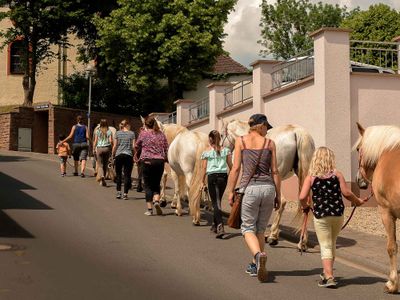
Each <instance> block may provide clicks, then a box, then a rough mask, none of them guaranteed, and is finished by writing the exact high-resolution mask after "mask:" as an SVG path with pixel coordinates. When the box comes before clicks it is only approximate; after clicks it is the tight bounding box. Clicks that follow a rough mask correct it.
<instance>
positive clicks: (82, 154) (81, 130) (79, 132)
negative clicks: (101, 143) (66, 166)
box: [61, 116, 89, 178]
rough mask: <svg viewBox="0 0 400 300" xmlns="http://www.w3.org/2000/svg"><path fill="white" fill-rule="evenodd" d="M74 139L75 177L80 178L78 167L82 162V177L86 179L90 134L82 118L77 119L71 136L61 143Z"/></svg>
mask: <svg viewBox="0 0 400 300" xmlns="http://www.w3.org/2000/svg"><path fill="white" fill-rule="evenodd" d="M72 138H73V143H72V156H73V157H74V167H75V172H74V176H78V165H79V162H81V177H82V178H83V177H85V169H86V160H87V156H88V149H89V143H88V141H89V132H88V130H87V127H86V125H84V124H83V118H82V116H77V117H76V124H75V125H74V126H72V128H71V132H70V134H69V135H68V136H67V137H66V138H65V139H64V140H63V141H62V142H61V143H64V142H67V141H69V140H70V139H72Z"/></svg>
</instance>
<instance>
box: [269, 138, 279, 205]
mask: <svg viewBox="0 0 400 300" xmlns="http://www.w3.org/2000/svg"><path fill="white" fill-rule="evenodd" d="M269 147H270V149H271V153H272V158H271V172H272V178H273V180H274V183H275V192H276V198H275V202H274V208H275V210H278V209H279V208H280V207H281V176H280V175H279V170H278V163H277V160H276V146H275V143H274V141H273V140H271V141H270V145H269Z"/></svg>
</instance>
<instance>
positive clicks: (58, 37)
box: [0, 0, 76, 106]
mask: <svg viewBox="0 0 400 300" xmlns="http://www.w3.org/2000/svg"><path fill="white" fill-rule="evenodd" d="M70 3H71V1H66V0H51V1H49V0H37V1H29V0H0V6H1V7H8V10H7V11H4V12H1V13H0V20H3V19H5V18H8V19H10V20H11V21H12V24H13V26H12V27H10V28H7V29H5V30H2V31H1V32H0V37H1V38H3V40H2V43H1V46H2V48H4V47H5V46H6V45H8V44H9V43H11V42H13V41H15V40H17V39H20V40H22V41H23V48H22V57H23V62H22V66H23V69H24V74H23V78H22V86H23V89H24V105H26V106H30V105H32V101H33V96H34V92H35V86H36V75H37V72H38V71H39V67H40V66H41V65H42V64H43V63H46V62H47V61H49V60H51V59H52V58H54V57H55V56H56V53H54V52H53V51H51V48H50V47H51V45H52V44H58V43H62V42H66V35H67V31H68V28H70V27H71V24H72V20H73V17H75V16H76V15H73V14H72V15H71V14H68V13H66V12H68V9H69V6H70Z"/></svg>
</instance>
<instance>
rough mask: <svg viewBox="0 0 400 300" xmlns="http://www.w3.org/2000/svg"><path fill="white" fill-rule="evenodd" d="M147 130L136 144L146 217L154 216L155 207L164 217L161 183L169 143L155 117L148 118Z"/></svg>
mask: <svg viewBox="0 0 400 300" xmlns="http://www.w3.org/2000/svg"><path fill="white" fill-rule="evenodd" d="M144 125H145V130H142V131H141V132H140V134H139V137H138V139H137V142H136V151H137V152H138V153H140V157H139V161H140V162H139V163H140V164H141V167H142V172H143V173H142V176H143V182H144V190H145V194H146V205H147V211H146V212H145V215H147V216H151V215H152V214H153V205H154V208H155V209H156V212H157V215H162V210H161V207H160V182H161V177H162V174H163V172H164V163H165V161H167V154H168V142H167V138H166V137H165V135H164V133H162V132H161V131H160V128H159V127H158V124H157V121H156V119H155V118H154V117H151V116H149V117H146V118H145V121H144Z"/></svg>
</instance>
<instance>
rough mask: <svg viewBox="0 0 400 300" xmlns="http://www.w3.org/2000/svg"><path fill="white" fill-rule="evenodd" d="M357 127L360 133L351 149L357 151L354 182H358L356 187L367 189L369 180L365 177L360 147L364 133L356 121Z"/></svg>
mask: <svg viewBox="0 0 400 300" xmlns="http://www.w3.org/2000/svg"><path fill="white" fill-rule="evenodd" d="M357 129H358V132H359V134H360V137H359V138H358V140H357V142H356V144H355V145H354V147H353V149H354V150H356V151H357V153H358V171H357V175H356V182H357V184H358V187H359V188H360V189H363V190H365V189H367V188H368V183H369V180H368V179H367V175H366V172H365V169H364V166H363V163H364V162H363V149H362V145H363V144H362V142H363V137H364V133H365V129H364V127H363V126H362V125H361V124H360V123H358V122H357Z"/></svg>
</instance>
